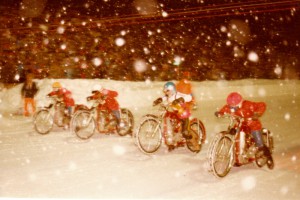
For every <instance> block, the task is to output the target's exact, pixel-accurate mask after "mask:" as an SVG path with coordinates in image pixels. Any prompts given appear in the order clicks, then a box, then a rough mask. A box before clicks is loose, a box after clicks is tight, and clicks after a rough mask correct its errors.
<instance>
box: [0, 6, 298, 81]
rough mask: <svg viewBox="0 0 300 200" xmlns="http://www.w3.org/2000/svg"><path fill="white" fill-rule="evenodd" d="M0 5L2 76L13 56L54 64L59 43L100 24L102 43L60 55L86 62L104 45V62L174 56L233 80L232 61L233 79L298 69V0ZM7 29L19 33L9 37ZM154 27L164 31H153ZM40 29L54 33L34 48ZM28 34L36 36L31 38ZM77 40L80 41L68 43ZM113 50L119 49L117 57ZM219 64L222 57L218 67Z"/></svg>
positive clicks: (198, 70)
mask: <svg viewBox="0 0 300 200" xmlns="http://www.w3.org/2000/svg"><path fill="white" fill-rule="evenodd" d="M0 8H1V10H4V11H6V14H4V16H6V18H4V19H3V18H2V24H1V25H0V45H1V46H2V50H4V54H5V55H7V56H6V57H4V58H2V59H1V62H2V64H1V65H2V66H3V67H2V70H1V71H0V72H1V73H2V76H1V78H3V77H4V76H6V73H7V71H8V70H5V69H7V68H8V67H7V66H11V65H12V64H13V63H14V62H15V63H16V62H17V63H20V64H22V65H26V62H27V63H29V62H34V63H35V64H36V65H38V66H45V65H48V66H49V67H48V68H51V67H50V65H52V64H53V63H55V62H56V63H60V62H62V60H63V59H60V60H54V58H56V57H58V56H56V55H57V53H60V52H59V51H58V50H57V49H58V48H59V46H57V45H58V43H59V42H61V41H66V42H67V43H71V42H72V41H76V40H77V43H78V38H80V37H85V39H86V40H87V41H89V40H90V41H92V40H93V39H95V34H96V33H97V32H99V31H100V32H101V36H99V35H97V38H98V39H99V40H100V41H103V42H102V43H105V41H106V42H108V43H105V47H95V48H94V49H91V48H89V47H90V45H91V42H90V43H89V44H82V42H81V43H80V45H82V47H81V48H80V50H78V49H75V50H74V49H69V53H68V55H65V56H66V57H68V56H69V57H70V56H74V54H77V55H79V54H80V55H84V56H85V58H84V61H85V62H88V60H89V59H91V58H92V57H93V56H94V55H95V53H97V51H99V50H100V51H101V49H102V51H104V52H105V59H108V60H109V61H108V63H111V64H112V63H113V62H114V63H115V64H116V65H119V66H122V65H123V66H127V65H131V62H132V59H134V58H136V57H139V58H143V59H145V60H147V62H148V64H151V65H155V66H158V68H159V66H160V65H162V64H163V63H169V64H170V63H172V61H171V59H172V58H173V57H174V56H176V55H179V56H181V57H184V59H185V65H189V69H192V70H194V71H195V74H197V77H198V78H199V77H200V78H199V79H200V80H202V79H214V75H211V74H212V73H219V74H220V73H221V74H225V78H227V79H231V78H232V77H230V76H229V75H228V74H229V73H230V66H231V67H233V68H236V67H237V66H242V65H243V66H244V67H243V69H242V70H243V72H241V73H240V75H238V76H236V75H235V76H234V78H253V77H254V78H255V77H258V78H265V77H266V76H267V78H274V77H273V76H272V75H271V76H270V75H269V74H267V75H266V74H265V73H264V72H263V70H264V68H266V69H272V68H274V67H276V66H283V65H285V66H289V65H291V67H292V68H293V69H296V71H297V69H298V71H299V68H300V66H299V65H300V64H299V63H300V62H299V57H300V50H299V46H300V14H299V9H300V1H299V0H291V1H289V0H243V1H238V0H209V1H208V0H165V1H162V0H120V1H116V0H114V1H113V0H98V1H97V0H39V1H35V0H1V2H0ZM10 11H11V12H10ZM7 16H9V17H7ZM49 16H50V17H49ZM1 17H2V16H1ZM48 17H49V20H48ZM75 18H76V19H78V20H81V22H80V21H78V20H77V22H76V23H75V22H74V19H75ZM0 19H1V18H0ZM46 19H47V20H46ZM45 21H46V24H45ZM62 21H63V22H66V23H68V22H69V23H71V21H72V25H68V29H67V31H69V32H70V34H69V33H67V32H65V33H64V34H61V35H59V34H57V33H56V31H57V29H58V28H59V27H60V26H61V23H62ZM82 23H87V25H82ZM29 24H30V27H29ZM99 24H100V26H99ZM41 25H43V26H44V25H45V26H47V33H45V31H44V32H42V30H41V28H40V27H41ZM100 27H101V28H100ZM70 29H72V30H70ZM7 30H9V31H10V34H12V35H13V36H15V37H13V38H17V40H14V41H10V40H11V37H10V38H9V37H7ZM158 30H159V31H161V33H156V31H158ZM122 31H123V32H126V36H124V39H125V40H126V45H124V47H123V48H122V49H120V48H119V47H115V45H114V44H113V40H114V39H115V38H118V37H120V32H122ZM42 33H43V34H44V36H45V34H46V35H47V37H48V38H52V39H51V40H50V41H52V40H53V42H52V43H51V42H50V43H51V44H53V45H52V46H51V45H48V46H47V47H44V46H42V47H38V46H40V44H39V43H40V41H39V40H40V39H38V37H40V36H38V35H41V34H42ZM30 34H31V35H32V34H33V35H32V36H31V37H29V36H28V35H30ZM87 34H88V35H87ZM229 34H230V35H229ZM44 36H43V37H44ZM76 36H78V38H77V39H76V38H75V37H76ZM57 37H58V38H57ZM86 37H91V38H90V39H88V38H86ZM126 37H127V38H126ZM7 39H8V40H7ZM85 39H84V40H85ZM21 40H24V41H25V40H26V41H27V40H34V41H31V43H32V45H31V46H30V44H29V43H28V44H29V45H28V44H27V43H26V42H23V41H22V43H24V45H26V48H27V49H30V48H31V49H32V48H37V49H40V50H41V54H42V55H40V56H38V55H36V54H34V55H32V53H31V52H30V50H26V48H25V50H24V47H23V46H22V45H21V46H20V45H19V43H20V41H21ZM79 40H82V39H79ZM109 41H110V42H109ZM25 43H26V44H25ZM10 44H14V45H17V48H11V47H7V46H10ZM54 44H56V46H55V45H54ZM76 45H78V46H80V45H79V44H74V45H73V46H76ZM108 46H109V47H108ZM29 47H30V48H29ZM55 48H56V50H55ZM11 49H13V50H11ZM53 49H54V50H53ZM145 49H146V50H145ZM19 50H20V51H23V52H24V51H25V53H23V54H25V55H26V56H25V58H28V57H29V58H32V59H31V61H28V60H25V59H24V58H22V56H19V55H18V54H19V52H20V51H19ZM74 51H75V53H74ZM145 51H146V52H145ZM148 51H149V52H150V53H147V52H148ZM250 51H255V52H256V53H257V54H259V55H260V60H259V63H254V65H255V66H258V65H259V66H260V67H261V69H258V71H259V72H255V73H256V74H255V73H254V72H249V70H250V68H251V67H252V65H253V63H252V64H251V62H249V61H247V58H246V57H247V53H248V52H250ZM43 52H44V54H46V55H50V56H49V58H48V59H46V61H45V60H44V61H43V60H41V59H40V58H39V57H41V56H42V57H44V54H43ZM71 52H72V53H71ZM270 52H271V53H270ZM114 54H118V58H116V57H114ZM58 55H61V53H60V54H58ZM120 55H121V56H120ZM51 56H52V57H51ZM38 58H39V59H38ZM262 58H263V59H262ZM283 58H284V59H283ZM286 58H287V59H286ZM8 59H10V60H12V61H8ZM51 59H52V60H51ZM102 59H103V58H102ZM49 60H51V61H49ZM149 60H150V61H149ZM287 62H288V63H287ZM219 63H222V66H221V68H220V64H219ZM249 63H250V64H249ZM191 66H192V67H191ZM123 68H124V67H123ZM219 68H220V69H219ZM247 68H249V69H247ZM282 68H289V67H282ZM64 70H66V69H64ZM228 70H229V71H228ZM127 71H128V70H127ZM252 71H253V70H252ZM293 71H295V70H293ZM223 72H224V73H223ZM92 73H94V72H92ZM105 73H106V72H105ZM297 73H299V72H297ZM3 74H4V75H3ZM226 74H227V75H226ZM95 76H96V75H95ZM147 76H149V74H148V75H147ZM150 76H154V75H150ZM195 76H196V75H195ZM222 76H223V75H222ZM103 77H104V78H105V77H108V75H104V76H103ZM197 77H196V79H197ZM142 79H143V78H142Z"/></svg>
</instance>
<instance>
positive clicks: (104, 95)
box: [87, 86, 121, 125]
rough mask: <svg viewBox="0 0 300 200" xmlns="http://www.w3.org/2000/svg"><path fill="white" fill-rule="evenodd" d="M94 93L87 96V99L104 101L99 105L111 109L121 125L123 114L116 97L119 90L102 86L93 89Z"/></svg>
mask: <svg viewBox="0 0 300 200" xmlns="http://www.w3.org/2000/svg"><path fill="white" fill-rule="evenodd" d="M93 93H94V95H93V96H90V97H88V98H87V100H91V99H101V100H103V101H104V103H103V104H101V105H99V108H100V107H106V108H107V109H108V110H110V111H111V112H112V113H113V115H114V116H115V117H116V119H117V123H118V125H120V122H121V116H120V105H119V103H118V101H117V99H116V97H117V96H118V95H119V94H118V92H116V91H113V90H108V89H105V88H103V87H102V86H100V89H99V90H97V91H93Z"/></svg>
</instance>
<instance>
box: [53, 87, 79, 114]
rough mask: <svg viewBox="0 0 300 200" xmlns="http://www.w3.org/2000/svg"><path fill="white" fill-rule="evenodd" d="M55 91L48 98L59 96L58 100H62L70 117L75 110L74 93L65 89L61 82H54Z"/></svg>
mask: <svg viewBox="0 0 300 200" xmlns="http://www.w3.org/2000/svg"><path fill="white" fill-rule="evenodd" d="M52 88H53V91H52V92H50V93H49V94H48V95H47V96H57V98H59V99H62V101H63V102H64V104H65V106H66V108H67V110H68V115H69V116H71V115H72V113H73V110H74V106H75V101H74V99H73V97H72V92H71V91H69V90H67V89H66V88H63V87H62V86H61V84H60V83H59V82H54V83H53V84H52Z"/></svg>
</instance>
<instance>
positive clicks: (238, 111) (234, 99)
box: [215, 92, 274, 169]
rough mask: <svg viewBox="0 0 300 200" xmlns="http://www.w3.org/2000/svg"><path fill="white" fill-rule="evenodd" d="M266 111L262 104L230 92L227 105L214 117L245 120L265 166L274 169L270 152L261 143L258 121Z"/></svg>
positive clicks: (259, 123) (260, 127) (260, 125)
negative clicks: (233, 115) (263, 155)
mask: <svg viewBox="0 0 300 200" xmlns="http://www.w3.org/2000/svg"><path fill="white" fill-rule="evenodd" d="M265 110H266V104H265V103H264V102H252V101H248V100H244V99H243V97H242V96H241V95H240V94H239V93H237V92H232V93H230V94H229V95H228V97H227V104H226V105H225V106H223V108H221V110H220V111H218V112H216V113H215V115H216V116H218V117H219V116H222V115H224V114H235V115H237V116H239V117H242V118H245V119H247V120H246V121H245V123H246V125H247V126H248V127H249V128H250V130H251V134H252V136H253V138H254V140H255V144H256V146H257V147H258V149H259V150H261V151H263V152H264V154H265V156H266V157H267V158H268V161H267V165H268V167H269V168H270V169H272V168H274V162H273V158H272V155H271V152H270V150H269V148H268V147H266V146H265V145H264V143H263V139H262V134H261V130H262V124H261V122H260V120H259V117H261V116H262V115H263V114H264V112H265Z"/></svg>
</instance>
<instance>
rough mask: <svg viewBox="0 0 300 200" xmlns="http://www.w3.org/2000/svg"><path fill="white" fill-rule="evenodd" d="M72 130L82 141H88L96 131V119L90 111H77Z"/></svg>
mask: <svg viewBox="0 0 300 200" xmlns="http://www.w3.org/2000/svg"><path fill="white" fill-rule="evenodd" d="M71 126H72V127H71V130H72V132H73V133H75V134H76V135H77V137H79V138H80V139H83V140H86V139H89V138H90V137H92V136H93V135H94V133H95V130H96V123H95V119H94V117H93V116H92V113H91V112H89V111H84V110H82V111H77V113H76V114H74V116H73V118H72V122H71Z"/></svg>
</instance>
